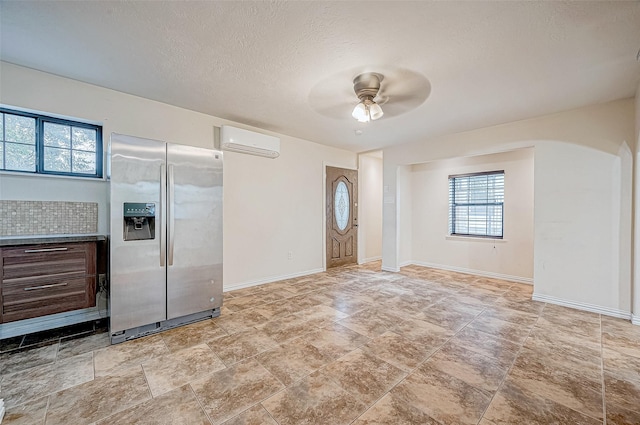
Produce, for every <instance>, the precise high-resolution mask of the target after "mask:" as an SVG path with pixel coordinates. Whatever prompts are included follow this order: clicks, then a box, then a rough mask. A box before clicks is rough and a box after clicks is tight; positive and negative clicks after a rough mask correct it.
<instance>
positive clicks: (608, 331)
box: [602, 316, 640, 358]
mask: <svg viewBox="0 0 640 425" xmlns="http://www.w3.org/2000/svg"><path fill="white" fill-rule="evenodd" d="M602 345H603V347H605V348H608V349H611V350H615V351H618V352H620V353H623V354H626V355H629V356H634V357H639V358H640V326H637V325H633V324H631V322H629V321H628V320H622V319H615V318H612V317H606V316H602Z"/></svg>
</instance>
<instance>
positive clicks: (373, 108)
mask: <svg viewBox="0 0 640 425" xmlns="http://www.w3.org/2000/svg"><path fill="white" fill-rule="evenodd" d="M369 115H370V116H371V119H372V120H377V119H379V118H382V116H383V115H384V112H383V111H382V108H381V107H380V105H378V104H377V103H376V102H374V101H371V105H370V106H369Z"/></svg>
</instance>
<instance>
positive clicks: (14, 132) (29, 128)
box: [4, 114, 36, 166]
mask: <svg viewBox="0 0 640 425" xmlns="http://www.w3.org/2000/svg"><path fill="white" fill-rule="evenodd" d="M4 125H5V140H6V141H8V142H19V143H26V144H30V145H35V144H36V120H35V118H29V117H21V116H19V115H11V114H5V120H4ZM7 151H8V150H7ZM34 166H35V161H34Z"/></svg>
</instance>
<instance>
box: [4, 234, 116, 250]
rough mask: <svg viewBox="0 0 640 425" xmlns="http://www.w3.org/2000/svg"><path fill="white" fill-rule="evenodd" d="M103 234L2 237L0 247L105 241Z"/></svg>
mask: <svg viewBox="0 0 640 425" xmlns="http://www.w3.org/2000/svg"><path fill="white" fill-rule="evenodd" d="M106 240H107V237H106V236H105V235H52V236H26V237H14V238H11V239H9V238H7V239H3V238H0V248H1V247H6V246H20V245H43V244H54V243H70V242H102V241H106Z"/></svg>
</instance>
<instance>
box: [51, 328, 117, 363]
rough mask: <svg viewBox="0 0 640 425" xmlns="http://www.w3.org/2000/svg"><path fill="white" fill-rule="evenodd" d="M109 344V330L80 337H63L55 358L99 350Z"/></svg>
mask: <svg viewBox="0 0 640 425" xmlns="http://www.w3.org/2000/svg"><path fill="white" fill-rule="evenodd" d="M110 344H111V340H110V339H109V332H102V333H98V334H94V335H90V336H85V337H81V338H73V339H63V340H61V341H60V348H58V357H57V359H58V360H61V359H67V358H69V357H73V356H77V355H78V354H84V353H88V352H90V351H95V350H99V349H101V348H105V347H108V346H109V345H110Z"/></svg>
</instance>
